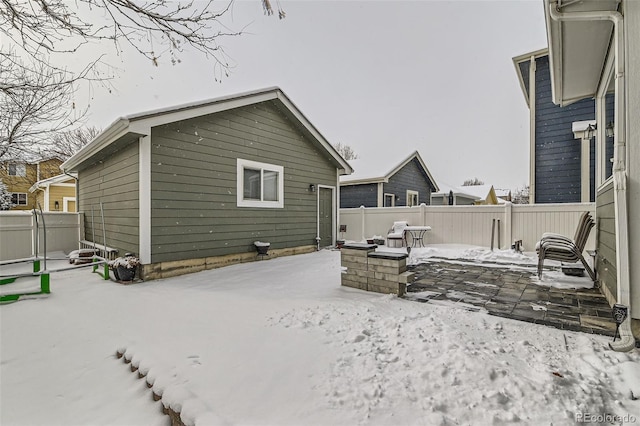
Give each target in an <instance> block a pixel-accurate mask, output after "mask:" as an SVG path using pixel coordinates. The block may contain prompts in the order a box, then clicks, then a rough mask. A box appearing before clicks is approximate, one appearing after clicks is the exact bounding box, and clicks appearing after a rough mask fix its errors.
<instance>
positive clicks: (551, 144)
mask: <svg viewBox="0 0 640 426" xmlns="http://www.w3.org/2000/svg"><path fill="white" fill-rule="evenodd" d="M513 62H514V65H515V68H516V73H517V75H518V78H519V80H520V86H521V88H522V91H523V93H524V97H525V101H526V102H527V106H528V107H529V111H530V176H529V183H530V200H531V202H532V203H579V202H593V201H594V200H595V189H596V188H595V169H596V168H595V165H596V161H597V159H596V149H595V138H594V137H591V136H593V135H594V133H593V132H592V133H589V134H588V135H587V134H586V133H584V132H583V133H580V135H585V136H586V138H585V139H582V137H581V136H580V135H578V134H576V133H574V131H573V129H572V128H574V127H575V126H574V123H579V122H583V123H584V124H583V126H584V127H587V126H588V125H589V124H590V123H593V124H594V125H595V117H596V109H595V100H594V99H582V100H579V101H577V102H574V103H572V104H570V105H566V106H562V107H561V106H558V105H555V104H554V103H553V100H552V89H551V73H550V69H549V53H548V49H542V50H538V51H536V52H531V53H527V54H524V55H520V56H517V57H515V58H513ZM611 101H613V99H611ZM583 144H588V146H587V145H585V146H583ZM605 156H606V158H607V159H609V158H612V157H613V138H611V140H610V141H609V142H608V144H607V149H606V152H605ZM587 168H588V170H587ZM606 170H607V171H606V173H607V176H610V175H611V162H610V161H606Z"/></svg>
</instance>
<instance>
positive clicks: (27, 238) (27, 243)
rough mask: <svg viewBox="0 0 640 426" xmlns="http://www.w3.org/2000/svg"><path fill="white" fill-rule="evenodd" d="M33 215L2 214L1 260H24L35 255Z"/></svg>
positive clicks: (16, 212)
mask: <svg viewBox="0 0 640 426" xmlns="http://www.w3.org/2000/svg"><path fill="white" fill-rule="evenodd" d="M32 232H33V215H32V214H31V212H30V211H29V212H26V211H2V212H0V260H10V259H22V258H25V257H29V256H31V255H32V253H33V233H32Z"/></svg>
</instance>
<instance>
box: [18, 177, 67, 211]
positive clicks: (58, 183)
mask: <svg viewBox="0 0 640 426" xmlns="http://www.w3.org/2000/svg"><path fill="white" fill-rule="evenodd" d="M29 192H30V193H31V194H32V196H34V197H35V199H36V202H37V203H40V204H39V205H40V206H42V210H43V211H45V212H75V211H76V179H75V178H74V177H72V176H68V175H58V176H54V177H51V178H48V179H43V180H40V181H38V182H36V183H34V184H33V185H32V186H31V188H29Z"/></svg>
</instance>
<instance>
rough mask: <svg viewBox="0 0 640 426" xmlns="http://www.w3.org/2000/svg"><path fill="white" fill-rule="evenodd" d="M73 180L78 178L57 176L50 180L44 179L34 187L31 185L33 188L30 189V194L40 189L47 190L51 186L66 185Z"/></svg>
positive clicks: (63, 175)
mask: <svg viewBox="0 0 640 426" xmlns="http://www.w3.org/2000/svg"><path fill="white" fill-rule="evenodd" d="M73 179H77V177H76V176H70V175H65V174H62V175H57V176H53V177H50V178H48V179H42V180H39V181H37V182H36V183H34V184H33V185H31V188H29V192H34V191H35V190H37V189H39V188H46V187H48V186H49V185H56V184H59V183H65V182H67V181H69V180H73Z"/></svg>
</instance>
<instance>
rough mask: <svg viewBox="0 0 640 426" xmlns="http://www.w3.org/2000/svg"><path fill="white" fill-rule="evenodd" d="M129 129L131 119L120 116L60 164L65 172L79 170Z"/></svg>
mask: <svg viewBox="0 0 640 426" xmlns="http://www.w3.org/2000/svg"><path fill="white" fill-rule="evenodd" d="M128 129H129V120H128V119H126V118H119V119H117V120H116V121H114V122H113V124H111V125H110V126H109V127H107V128H106V129H105V130H104V131H102V132H101V133H100V134H99V135H98V136H96V137H95V139H94V140H92V141H91V142H90V143H89V144H88V145H87V146H85V147H84V148H82V149H81V150H80V151H78V152H76V153H75V154H74V155H73V156H71V158H69V159H68V160H67V161H65V162H64V163H62V164H61V165H60V168H61V169H62V171H63V172H65V173H69V172H77V171H78V170H77V168H78V166H79V165H80V164H82V163H83V162H85V161H86V160H88V159H89V158H91V157H92V156H93V155H95V154H97V153H98V152H100V151H102V150H103V149H104V148H106V147H107V146H109V145H110V144H111V143H112V142H113V141H115V140H116V139H118V138H119V137H121V136H123V135H124V134H126V133H127V131H128Z"/></svg>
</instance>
